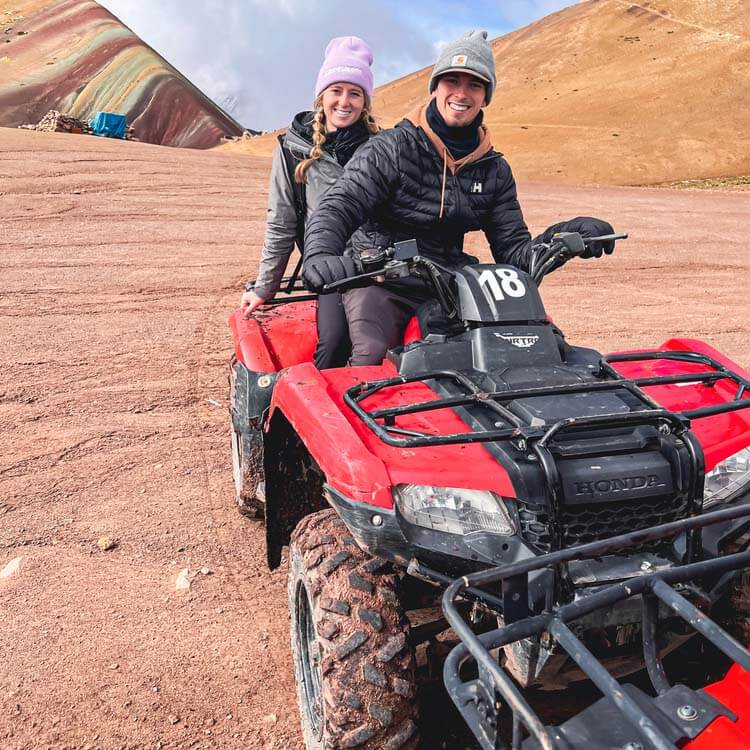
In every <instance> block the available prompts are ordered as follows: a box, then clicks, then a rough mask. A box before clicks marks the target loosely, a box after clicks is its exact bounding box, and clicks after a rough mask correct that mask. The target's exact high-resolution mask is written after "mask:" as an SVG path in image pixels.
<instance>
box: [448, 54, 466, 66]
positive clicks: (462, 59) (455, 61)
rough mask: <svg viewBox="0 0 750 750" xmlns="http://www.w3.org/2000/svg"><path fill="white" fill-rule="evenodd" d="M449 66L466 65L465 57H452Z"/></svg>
mask: <svg viewBox="0 0 750 750" xmlns="http://www.w3.org/2000/svg"><path fill="white" fill-rule="evenodd" d="M451 65H461V66H464V65H466V55H453V60H452V61H451Z"/></svg>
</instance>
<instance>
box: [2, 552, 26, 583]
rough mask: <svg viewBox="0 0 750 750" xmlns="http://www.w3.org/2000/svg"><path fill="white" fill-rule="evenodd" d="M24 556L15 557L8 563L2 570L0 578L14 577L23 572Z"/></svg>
mask: <svg viewBox="0 0 750 750" xmlns="http://www.w3.org/2000/svg"><path fill="white" fill-rule="evenodd" d="M22 560H23V557H14V558H13V559H12V560H11V561H10V562H9V563H7V565H6V566H5V567H4V568H3V569H2V570H0V578H12V577H13V576H17V575H18V574H19V573H20V572H21V567H22V562H21V561H22Z"/></svg>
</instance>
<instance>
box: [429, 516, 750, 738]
mask: <svg viewBox="0 0 750 750" xmlns="http://www.w3.org/2000/svg"><path fill="white" fill-rule="evenodd" d="M738 519H744V520H746V521H750V505H747V504H745V505H741V506H736V507H732V508H726V509H722V510H719V511H714V512H712V513H707V514H704V515H701V516H695V517H692V518H686V519H682V520H679V521H674V522H672V523H668V524H663V525H660V526H656V527H653V528H651V529H644V530H642V531H635V532H631V533H628V534H622V535H620V536H617V537H612V538H610V539H606V540H602V541H598V542H592V543H589V544H585V545H581V546H579V547H573V548H570V549H566V550H559V551H556V552H552V553H550V554H547V555H542V556H540V557H536V558H533V559H530V560H523V561H521V562H517V563H512V564H509V565H504V566H500V567H496V568H491V569H487V570H484V571H480V572H478V573H472V574H470V575H467V576H464V577H463V578H460V579H458V580H456V581H454V582H453V583H451V584H450V585H449V586H448V588H447V590H446V591H445V593H444V595H443V602H442V603H443V611H444V613H445V616H446V619H447V620H448V622H449V624H450V625H451V626H452V627H453V629H454V631H455V632H456V634H457V635H458V637H459V638H460V640H461V643H460V644H459V645H458V646H456V647H455V648H454V649H453V651H451V653H450V654H449V655H448V658H447V660H446V662H445V666H444V671H443V677H444V681H445V685H446V687H447V689H448V693H449V695H450V696H451V699H452V700H453V702H454V703H455V704H456V706H457V707H458V710H459V711H460V713H461V715H462V716H463V718H464V720H465V721H466V723H467V724H468V726H469V728H470V729H471V731H472V732H473V734H474V736H475V737H476V738H477V740H478V741H479V744H480V746H481V747H482V748H483V750H499V749H503V748H507V747H508V744H507V743H506V741H505V740H504V739H503V737H502V736H501V734H500V731H499V723H498V722H499V720H500V712H501V709H502V708H503V704H505V706H507V708H509V709H510V712H511V713H512V740H511V745H510V747H511V748H512V750H538V749H539V748H543V749H544V750H570V748H583V747H587V748H588V747H590V748H596V749H597V750H605V749H606V750H609V749H610V748H611V749H613V750H614V749H615V748H616V749H617V750H621V749H622V750H624V749H625V748H628V749H630V750H636V749H640V750H646V748H649V749H650V748H656V749H657V750H674V748H675V747H683V745H684V743H685V742H686V741H688V740H690V739H693V738H695V737H696V736H697V735H698V734H699V733H700V732H701V731H702V730H703V729H704V728H705V727H706V726H707V725H708V724H709V723H710V722H711V721H713V720H714V719H715V718H716V717H718V716H727V717H728V718H730V719H731V720H735V719H736V717H735V716H734V715H733V714H732V712H731V711H729V710H728V709H727V708H726V707H724V706H723V705H722V704H721V703H719V702H718V701H717V700H715V699H714V698H712V697H711V696H710V695H709V694H707V693H705V692H704V691H693V690H691V689H689V688H688V687H686V686H684V685H675V686H671V685H670V683H669V681H668V679H667V676H666V672H665V670H664V666H663V665H662V662H661V660H660V658H659V650H658V645H657V634H656V627H657V618H658V610H659V607H660V606H666V607H667V608H669V609H670V610H672V611H673V612H674V613H675V614H676V615H677V616H679V617H680V618H682V619H683V620H684V621H685V622H686V623H688V624H689V625H690V626H691V627H692V628H693V629H695V630H696V631H698V632H699V633H701V635H703V636H704V637H705V638H706V639H707V640H708V641H710V642H711V643H712V644H713V645H714V646H715V647H716V648H718V649H719V650H720V651H722V652H723V653H724V654H725V655H726V656H728V657H729V658H730V659H731V660H732V661H733V662H735V664H737V665H739V666H740V667H741V668H743V669H744V670H746V671H750V653H748V651H747V650H745V649H744V648H743V647H742V646H741V645H740V644H739V643H737V641H735V640H734V639H733V638H731V637H730V636H729V635H728V634H727V633H726V632H725V631H723V630H722V629H721V628H720V627H719V626H718V625H717V624H716V623H715V622H713V621H712V620H711V619H710V617H708V616H707V615H706V614H704V613H703V612H701V611H700V610H699V609H697V608H696V607H695V606H694V605H693V604H691V603H690V602H689V601H688V600H687V599H685V597H683V596H681V595H680V594H678V593H677V592H676V591H675V590H674V589H673V588H672V585H675V584H678V585H679V584H687V583H688V582H689V581H691V580H693V579H701V578H708V577H710V578H711V579H713V580H714V581H716V580H718V583H716V585H715V587H714V588H715V589H717V590H718V589H719V588H721V587H723V586H727V585H729V584H730V583H731V580H732V578H733V577H734V576H735V575H736V573H735V571H738V570H739V569H741V568H745V567H748V566H750V551H745V552H740V553H737V554H732V555H727V556H725V557H719V558H715V559H713V560H707V561H702V562H696V563H692V564H689V565H683V566H677V567H674V568H670V569H666V570H660V571H658V572H651V573H648V572H644V574H643V575H639V576H638V577H635V578H630V579H628V580H625V581H623V582H621V583H616V584H612V585H608V586H606V587H604V588H601V589H598V590H596V591H595V592H593V593H591V594H588V595H586V596H583V597H581V598H579V599H576V600H575V601H572V602H571V603H569V604H564V605H561V606H558V607H551V608H549V609H548V610H545V611H544V612H542V613H541V614H537V615H530V614H529V612H528V609H527V606H526V601H527V599H526V597H525V595H524V592H525V591H526V590H527V587H528V577H529V574H530V573H532V572H534V571H539V570H542V569H547V568H554V567H557V566H561V565H565V564H567V563H570V562H571V561H573V560H585V559H592V558H597V557H601V556H603V555H607V554H611V553H613V552H616V551H619V550H622V549H625V548H628V547H635V546H639V545H643V544H644V543H646V542H649V541H653V540H655V539H658V538H663V537H668V536H672V535H674V534H677V533H681V532H687V531H696V530H698V529H700V528H702V527H704V526H708V525H711V524H715V523H720V522H722V521H732V520H738ZM498 585H499V587H500V590H501V591H502V597H503V601H504V602H506V606H504V607H503V613H504V621H505V625H504V626H503V627H500V628H498V629H496V630H492V631H490V632H487V633H483V634H482V635H476V634H474V632H473V631H472V630H471V628H470V627H469V626H468V625H467V623H466V622H465V621H464V620H463V618H462V617H461V615H460V614H459V611H458V609H457V607H456V600H457V598H458V597H460V596H465V595H466V593H469V596H470V598H472V599H474V600H477V599H479V600H480V601H482V591H483V587H487V586H491V587H497V586H498ZM635 596H641V597H642V609H641V612H642V616H641V617H642V619H641V629H642V643H643V657H644V661H645V664H646V668H647V671H648V676H649V678H650V680H651V683H652V685H653V688H654V690H655V692H656V697H655V698H651V697H649V696H648V695H647V694H645V693H643V692H642V691H640V690H639V689H638V688H635V687H634V686H631V685H625V686H624V685H622V684H620V683H619V682H618V681H617V680H615V679H614V678H613V677H612V675H611V674H610V673H609V672H608V671H607V670H606V669H605V668H604V667H603V666H602V664H601V663H600V662H599V661H598V659H597V658H596V657H595V656H594V654H593V653H592V652H591V651H590V650H589V649H588V648H587V647H586V646H585V645H584V643H583V642H582V641H581V640H580V639H579V638H578V637H577V636H576V635H575V634H574V632H573V630H574V629H575V625H573V627H572V628H571V627H570V626H569V624H570V623H573V622H574V621H575V620H576V619H577V618H580V617H583V616H584V615H587V614H589V613H591V612H593V611H595V610H597V609H600V608H605V607H612V606H613V605H615V604H616V603H617V602H621V601H623V600H625V599H629V598H631V597H635ZM497 601H498V597H497V596H496V595H494V594H492V593H489V592H487V596H486V598H485V599H484V600H483V603H484V605H485V606H486V607H487V608H489V609H490V610H495V611H498V609H497ZM511 603H512V604H513V605H514V607H509V606H507V605H508V604H511ZM514 614H515V617H514V616H512V615H514ZM533 636H537V637H541V638H542V643H545V644H547V646H548V647H549V646H550V645H551V644H552V643H553V642H555V643H557V644H559V646H561V647H562V648H563V649H564V650H565V651H566V652H567V654H568V655H569V656H570V658H571V659H572V660H573V661H574V662H575V663H576V664H577V665H578V667H579V668H580V669H581V671H582V672H583V673H584V674H585V675H586V676H587V677H589V678H590V679H591V681H592V682H593V683H594V684H595V685H596V687H597V688H598V689H599V690H600V691H601V692H602V694H603V698H601V699H600V700H599V701H598V702H597V703H595V704H594V706H593V707H592V708H591V709H587V710H585V711H584V712H582V713H581V714H579V715H578V716H576V717H574V718H572V719H570V720H568V721H567V722H564V723H563V724H561V725H560V726H556V727H549V726H545V725H544V724H543V722H542V720H541V719H540V717H539V716H538V715H537V714H536V713H535V712H534V710H533V709H532V708H531V706H530V705H529V703H528V702H527V701H526V699H525V698H524V696H523V695H522V694H521V692H520V691H519V689H518V688H517V687H516V684H515V683H514V682H513V680H512V679H511V678H510V676H509V675H508V674H507V673H506V672H505V670H504V669H503V668H502V667H501V666H500V665H499V664H498V661H497V659H495V658H493V657H492V655H491V654H490V651H491V650H493V649H499V648H502V647H504V646H507V645H509V644H512V643H514V642H517V641H520V640H522V639H524V638H529V637H533ZM467 662H474V663H475V664H476V667H477V674H478V676H477V677H476V678H473V679H471V678H470V679H465V677H464V676H462V667H463V666H464V665H465V664H466V663H467ZM734 669H738V667H735V668H734ZM463 674H464V675H465V674H466V672H465V671H464V673H463Z"/></svg>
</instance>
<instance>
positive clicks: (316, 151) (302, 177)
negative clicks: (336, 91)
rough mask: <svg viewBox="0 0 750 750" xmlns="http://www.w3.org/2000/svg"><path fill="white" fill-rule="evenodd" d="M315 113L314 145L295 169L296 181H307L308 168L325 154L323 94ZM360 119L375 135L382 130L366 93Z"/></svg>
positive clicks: (316, 103)
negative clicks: (371, 109) (307, 157)
mask: <svg viewBox="0 0 750 750" xmlns="http://www.w3.org/2000/svg"><path fill="white" fill-rule="evenodd" d="M313 106H314V107H315V113H314V114H313V120H312V140H313V147H312V151H310V158H309V159H304V160H303V161H301V162H300V163H299V164H298V165H297V168H296V169H295V170H294V180H295V182H307V170H308V169H310V167H311V166H312V165H313V163H314V162H316V161H317V160H318V159H320V157H321V156H322V155H323V144H324V143H325V142H326V116H325V112H324V111H323V94H320V96H318V98H317V99H316V100H315V103H314V104H313ZM359 119H360V120H362V122H364V124H365V127H366V128H367V132H368V133H370V134H371V135H375V133H378V132H379V131H380V125H378V123H377V122H376V121H375V118H374V117H373V115H372V112H370V100H369V99H368V98H367V96H366V95H365V106H364V107H363V108H362V114H360V116H359Z"/></svg>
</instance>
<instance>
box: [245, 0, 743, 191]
mask: <svg viewBox="0 0 750 750" xmlns="http://www.w3.org/2000/svg"><path fill="white" fill-rule="evenodd" d="M492 44H493V49H494V52H495V59H496V61H497V74H498V89H497V92H496V94H495V98H494V99H493V101H492V104H491V106H490V107H488V109H487V112H486V119H485V122H486V123H487V124H488V125H489V127H490V128H491V131H492V134H493V143H494V144H495V146H496V148H498V149H499V150H501V151H503V152H504V153H505V154H506V156H507V157H508V160H509V161H510V163H511V164H512V166H513V169H514V171H515V173H516V176H517V177H520V178H522V179H534V180H552V181H561V182H572V183H582V184H591V183H604V184H655V183H660V182H667V181H670V180H684V179H690V178H697V177H716V176H735V175H743V174H744V175H747V174H750V136H749V135H748V134H750V107H748V106H747V102H748V101H750V6H748V3H747V0H723V1H722V2H713V1H712V0H660V2H659V3H658V4H656V3H654V2H644V3H641V4H635V3H631V2H627V1H626V0H587V1H585V2H581V3H579V4H577V5H573V6H571V7H569V8H566V9H564V10H562V11H560V12H558V13H554V14H552V15H550V16H547V17H546V18H543V19H541V20H540V21H537V22H535V23H532V24H531V25H529V26H526V27H525V28H522V29H519V30H518V31H515V32H513V33H511V34H507V35H505V36H503V37H500V38H498V39H495V40H494V41H493V43H492ZM376 62H377V61H376ZM430 70H431V68H425V69H423V70H420V71H417V72H415V73H412V74H410V75H408V76H406V77H404V78H401V79H399V80H397V81H394V82H392V83H390V84H387V85H385V86H382V87H380V88H379V89H378V90H377V93H376V98H375V111H376V112H377V113H378V114H379V115H380V116H381V118H382V120H383V122H384V123H385V124H389V125H390V124H392V123H394V122H396V121H397V120H398V119H400V118H401V117H402V116H403V115H404V114H405V113H406V112H408V111H409V110H410V109H411V108H413V107H414V106H415V105H417V104H419V103H420V102H422V101H424V99H425V98H426V96H427V81H428V79H429V74H430ZM263 145H264V143H263V141H258V143H255V144H253V153H256V154H257V153H259V152H261V151H262V150H263ZM272 147H273V142H272V139H267V142H266V144H265V148H266V152H267V153H269V152H270V149H271V148H272ZM240 148H241V147H240Z"/></svg>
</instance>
